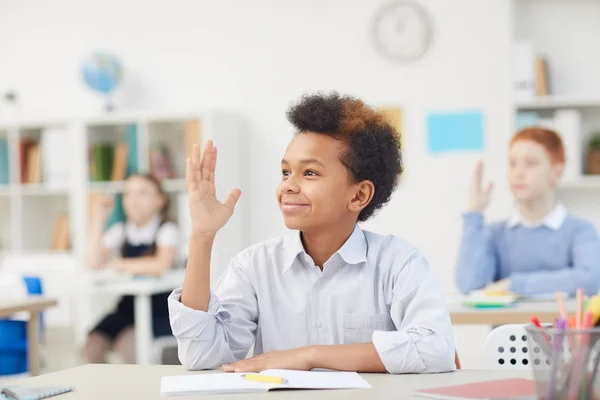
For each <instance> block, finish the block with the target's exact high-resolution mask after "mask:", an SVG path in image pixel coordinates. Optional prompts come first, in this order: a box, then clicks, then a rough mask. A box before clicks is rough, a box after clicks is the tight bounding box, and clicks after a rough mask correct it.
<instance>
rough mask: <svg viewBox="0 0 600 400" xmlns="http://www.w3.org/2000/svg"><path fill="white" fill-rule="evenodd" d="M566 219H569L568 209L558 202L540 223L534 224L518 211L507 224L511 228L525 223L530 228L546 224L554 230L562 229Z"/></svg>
mask: <svg viewBox="0 0 600 400" xmlns="http://www.w3.org/2000/svg"><path fill="white" fill-rule="evenodd" d="M565 219H567V209H566V208H565V206H564V205H562V204H558V205H556V207H554V209H553V210H552V211H551V212H550V213H549V214H548V215H546V216H545V217H544V219H543V220H542V221H541V222H539V223H536V224H532V223H531V222H529V221H527V220H526V219H525V218H523V216H522V215H521V214H519V213H518V212H516V213H514V214H513V215H512V216H511V217H510V218H509V219H508V221H507V222H506V225H507V226H508V227H509V228H514V227H516V226H517V225H523V226H526V227H528V228H534V227H537V226H542V225H543V226H546V227H548V228H550V229H552V230H553V231H557V230H559V229H560V227H561V226H562V224H563V222H565Z"/></svg>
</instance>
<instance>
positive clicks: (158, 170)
mask: <svg viewBox="0 0 600 400" xmlns="http://www.w3.org/2000/svg"><path fill="white" fill-rule="evenodd" d="M149 153H150V173H151V174H152V175H154V176H155V177H156V178H157V179H158V180H161V181H162V180H164V179H171V178H174V177H175V174H174V172H173V167H172V163H171V156H170V153H169V149H168V148H167V146H165V145H163V144H155V145H152V146H151V147H150V152H149Z"/></svg>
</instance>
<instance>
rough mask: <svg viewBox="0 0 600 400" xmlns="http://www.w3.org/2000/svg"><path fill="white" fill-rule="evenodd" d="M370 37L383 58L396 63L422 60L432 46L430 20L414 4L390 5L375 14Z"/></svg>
mask: <svg viewBox="0 0 600 400" xmlns="http://www.w3.org/2000/svg"><path fill="white" fill-rule="evenodd" d="M371 36H372V41H373V45H374V47H375V49H376V50H377V52H378V53H379V54H380V55H381V56H382V57H384V58H385V59H387V60H389V61H392V62H395V63H403V64H406V63H411V62H414V61H416V60H418V59H419V58H421V57H422V56H423V55H424V54H425V53H426V52H427V50H428V48H429V46H430V45H431V41H432V37H433V29H432V22H431V18H430V16H429V14H428V13H427V10H425V8H423V7H422V6H421V5H420V4H418V3H416V2H414V1H393V2H390V3H387V4H385V5H384V6H383V7H381V8H380V9H379V10H377V12H376V13H375V15H374V17H373V20H372V23H371Z"/></svg>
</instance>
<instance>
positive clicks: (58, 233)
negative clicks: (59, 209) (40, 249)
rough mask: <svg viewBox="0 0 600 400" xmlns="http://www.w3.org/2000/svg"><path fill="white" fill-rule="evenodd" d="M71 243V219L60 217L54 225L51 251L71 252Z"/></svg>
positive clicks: (65, 216) (64, 216)
mask: <svg viewBox="0 0 600 400" xmlns="http://www.w3.org/2000/svg"><path fill="white" fill-rule="evenodd" d="M70 242H71V240H70V228H69V217H68V216H67V215H60V216H59V217H58V219H57V220H56V223H55V224H54V229H53V232H52V243H51V245H50V249H51V250H54V251H66V250H69V249H70V247H71V243H70Z"/></svg>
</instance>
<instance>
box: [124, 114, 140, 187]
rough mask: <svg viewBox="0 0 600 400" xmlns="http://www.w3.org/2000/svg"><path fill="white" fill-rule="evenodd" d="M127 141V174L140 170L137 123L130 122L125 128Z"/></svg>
mask: <svg viewBox="0 0 600 400" xmlns="http://www.w3.org/2000/svg"><path fill="white" fill-rule="evenodd" d="M125 142H126V143H127V149H128V155H127V176H129V175H131V174H135V173H136V172H138V170H139V166H138V142H137V125H136V124H129V125H127V128H126V129H125Z"/></svg>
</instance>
